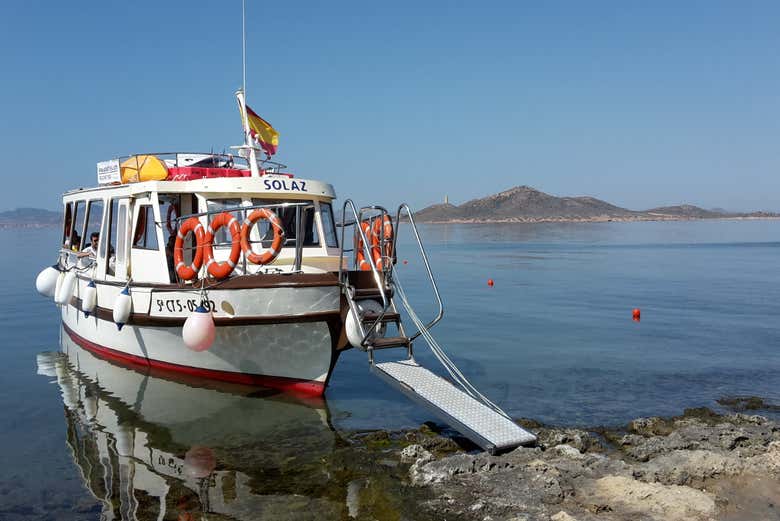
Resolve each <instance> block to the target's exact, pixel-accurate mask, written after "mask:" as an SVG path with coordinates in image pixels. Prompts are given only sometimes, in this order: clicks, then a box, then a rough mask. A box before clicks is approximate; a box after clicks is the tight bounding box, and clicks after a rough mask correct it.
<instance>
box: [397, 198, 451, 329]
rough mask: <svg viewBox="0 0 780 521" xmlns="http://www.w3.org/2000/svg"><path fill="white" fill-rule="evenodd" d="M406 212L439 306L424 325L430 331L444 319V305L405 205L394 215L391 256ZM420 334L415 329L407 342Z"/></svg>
mask: <svg viewBox="0 0 780 521" xmlns="http://www.w3.org/2000/svg"><path fill="white" fill-rule="evenodd" d="M404 209H405V210H406V214H407V216H408V217H409V223H410V224H411V225H412V231H413V232H414V237H415V239H417V245H418V246H419V248H420V253H421V254H422V259H423V264H425V270H426V271H427V272H428V278H429V279H430V281H431V286H432V287H433V294H434V296H435V297H436V301H437V302H438V304H439V312H438V313H437V314H436V317H435V318H434V319H433V320H431V321H430V322H429V323H428V324H426V325H425V329H426V330H427V329H430V328H432V327H433V326H434V325H436V324H437V323H438V322H439V321H440V320H441V319H442V317H444V304H443V303H442V300H441V295H440V294H439V288H438V286H437V285H436V279H435V277H434V276H433V271H431V265H430V263H429V262H428V254H427V253H426V252H425V247H424V246H423V243H422V240H421V239H420V234H419V232H418V231H417V225H416V224H415V222H414V216H413V212H412V209H411V208H409V205H408V204H406V203H401V204H400V205H399V206H398V212H397V213H396V220H395V222H396V225H395V234H393V255H395V252H396V243H397V241H398V236H399V235H400V233H399V230H400V229H401V212H402V211H403V210H404ZM421 334H422V329H417V332H416V333H415V334H414V335H412V336H410V337H409V340H410V341H412V340H414V339H415V338H417V337H418V336H420V335H421Z"/></svg>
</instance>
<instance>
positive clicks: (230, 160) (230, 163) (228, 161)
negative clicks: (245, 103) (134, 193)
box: [116, 151, 287, 173]
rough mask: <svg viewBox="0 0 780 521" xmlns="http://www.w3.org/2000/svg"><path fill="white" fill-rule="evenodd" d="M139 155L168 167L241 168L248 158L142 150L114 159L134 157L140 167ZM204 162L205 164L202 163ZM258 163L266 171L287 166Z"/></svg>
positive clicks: (233, 155) (263, 161) (279, 169)
mask: <svg viewBox="0 0 780 521" xmlns="http://www.w3.org/2000/svg"><path fill="white" fill-rule="evenodd" d="M139 156H154V157H157V158H158V159H160V160H161V161H164V162H165V163H166V164H167V165H168V166H169V167H170V166H173V167H182V166H193V165H194V166H204V167H207V168H209V167H215V168H234V167H241V168H249V160H248V159H246V158H245V157H242V156H240V155H235V154H226V153H216V152H181V151H179V152H144V153H140V154H131V155H124V156H119V157H117V158H116V159H117V160H119V162H120V163H121V162H124V161H126V160H128V159H131V158H136V167H137V168H138V167H140V165H141V164H140V163H138V157H139ZM179 156H182V157H188V158H191V159H190V161H189V162H187V163H184V162H182V164H179V159H180V157H179ZM194 157H199V159H197V160H194ZM237 159H238V161H239V162H238V164H237V163H236V160H237ZM209 160H211V161H212V164H208V161H209ZM204 163H205V164H204ZM257 163H258V165H259V166H260V168H261V169H263V170H264V171H266V172H268V173H279V172H281V171H282V170H283V169H285V168H287V165H285V164H283V163H278V162H276V161H271V160H270V159H263V160H259V161H258V162H257Z"/></svg>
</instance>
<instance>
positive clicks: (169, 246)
mask: <svg viewBox="0 0 780 521" xmlns="http://www.w3.org/2000/svg"><path fill="white" fill-rule="evenodd" d="M175 247H176V234H175V233H172V234H171V235H170V237H168V242H166V243H165V260H166V261H168V262H167V264H168V276H169V277H170V279H169V280H170V281H171V282H176V280H177V279H176V266H175V265H174V262H173V249H174V248H175Z"/></svg>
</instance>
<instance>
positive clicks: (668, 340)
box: [0, 221, 780, 520]
mask: <svg viewBox="0 0 780 521" xmlns="http://www.w3.org/2000/svg"><path fill="white" fill-rule="evenodd" d="M407 231H408V230H407ZM422 233H423V237H424V239H425V241H426V246H427V248H428V252H429V255H430V258H431V262H432V264H433V267H434V271H435V274H436V276H437V281H438V283H439V289H440V290H441V294H442V297H443V299H444V303H445V319H444V320H443V322H442V323H441V324H440V325H438V326H437V327H436V328H434V330H433V332H434V336H436V338H437V339H438V341H439V343H440V344H441V345H442V346H443V347H444V348H445V349H446V350H447V352H448V353H449V354H450V355H451V358H452V359H453V360H454V361H455V362H456V363H457V364H458V365H459V367H460V368H461V369H462V371H463V372H464V373H465V374H466V375H467V377H468V378H469V379H470V380H471V381H472V383H474V384H475V385H476V386H477V387H478V388H479V389H480V390H482V391H483V392H484V393H485V394H486V395H487V396H489V397H490V398H492V399H493V400H494V401H496V402H498V403H499V404H500V405H501V406H502V407H504V408H505V409H506V410H507V411H508V412H509V413H511V414H512V415H514V416H524V417H531V418H534V419H537V420H540V421H542V422H546V423H553V424H559V425H579V426H594V425H603V424H609V425H616V424H621V423H624V422H626V421H627V420H629V419H631V418H635V417H637V416H643V415H669V414H678V413H680V412H682V410H683V408H686V407H692V406H711V407H715V406H716V403H715V400H716V399H717V398H720V397H722V396H729V395H757V396H761V397H764V398H766V399H767V400H769V401H772V402H775V403H780V320H778V317H779V316H780V262H778V257H779V254H780V222H778V221H707V222H672V223H599V224H535V225H519V224H512V225H489V226H488V225H446V226H445V225H438V226H425V227H422ZM56 236H57V232H56V231H55V230H51V229H43V230H2V231H0V240H1V241H2V243H3V244H5V245H6V249H7V251H6V253H5V254H4V255H2V256H0V280H1V281H2V283H1V284H0V295H2V298H0V331H2V345H3V349H2V352H0V361H1V363H0V381H2V384H3V385H2V391H3V392H2V393H0V411H2V412H3V419H2V421H0V462H2V465H0V519H12V520H17V519H19V520H22V519H112V518H122V517H123V516H124V517H125V518H131V519H132V518H133V516H135V518H137V519H157V518H158V516H160V518H164V519H201V518H203V517H202V514H201V512H203V511H208V512H212V514H211V517H208V516H207V517H208V518H209V519H213V518H217V519H222V518H223V517H215V514H213V513H214V512H216V513H219V515H223V516H225V517H224V518H230V519H234V518H235V519H255V518H258V513H263V515H264V516H265V517H266V518H269V519H277V518H283V517H284V515H289V517H290V519H310V518H311V519H347V518H349V514H350V513H354V512H355V511H356V510H354V509H356V508H362V509H363V510H360V511H361V512H365V508H368V507H366V506H365V505H367V504H369V503H370V504H372V505H374V506H373V507H371V508H376V509H379V510H376V511H375V512H373V513H372V515H373V516H374V517H376V518H378V519H391V518H393V517H394V516H395V517H397V516H398V512H401V511H403V509H404V508H405V507H404V506H403V501H400V500H399V499H398V498H399V497H401V496H403V494H404V493H407V492H403V491H399V490H394V489H393V487H396V489H397V486H398V485H393V482H392V480H391V481H383V479H384V480H387V479H389V478H387V476H385V477H384V478H382V477H381V476H382V474H383V471H382V467H381V462H379V463H376V464H377V465H379V467H377V468H374V467H372V466H371V465H372V464H374V463H371V462H369V463H366V462H359V461H357V458H354V457H351V456H345V453H344V452H343V450H344V447H345V445H346V444H345V442H344V441H343V436H344V435H345V433H347V432H348V431H352V430H355V429H399V428H407V427H415V426H417V425H419V424H420V423H422V422H424V421H427V420H432V419H434V418H432V417H431V416H430V415H429V414H428V413H426V412H425V411H424V410H422V409H420V408H419V407H417V406H415V405H414V404H412V403H411V402H408V401H406V399H405V398H404V397H402V396H401V395H400V394H397V393H396V392H395V391H393V390H392V389H390V388H389V387H386V386H385V385H384V384H383V383H382V382H381V381H379V380H378V379H376V378H375V377H374V376H372V375H370V373H369V372H368V366H367V360H366V355H365V354H364V353H361V352H358V351H355V350H353V351H350V352H347V353H345V354H344V355H343V356H342V358H341V360H340V361H339V364H338V365H337V367H336V371H335V373H334V375H333V378H332V382H331V386H330V387H329V389H328V392H327V394H326V400H325V401H323V402H321V403H308V404H301V403H298V402H294V401H289V400H286V399H284V398H280V397H270V398H269V397H265V398H263V397H262V395H263V393H258V394H259V395H260V396H256V397H245V396H235V395H231V394H226V393H221V392H217V391H209V390H204V389H192V388H189V387H187V386H185V385H183V384H177V383H173V382H168V381H166V380H160V379H157V378H155V377H153V376H151V375H141V374H139V373H136V372H132V371H127V370H125V369H122V368H119V367H116V366H111V365H109V366H107V367H106V366H100V365H99V364H101V362H100V361H99V360H96V359H94V358H92V357H90V356H89V355H88V354H86V353H83V354H81V355H80V359H79V360H78V361H75V362H74V360H73V359H68V358H65V357H62V356H57V355H55V354H52V353H49V354H42V353H46V352H57V351H59V350H60V344H59V323H58V313H57V311H56V309H55V307H54V305H53V304H52V303H51V302H49V301H47V300H46V299H44V298H42V297H39V296H38V295H37V294H36V293H35V290H34V280H35V275H36V274H37V272H38V271H39V270H40V269H41V268H42V267H43V266H45V265H47V264H49V263H51V262H52V261H53V260H54V254H53V248H54V247H55V245H56V243H57V240H56ZM401 242H402V246H401V249H400V251H399V258H400V259H406V260H408V264H406V265H404V264H402V263H399V270H400V276H401V280H402V282H403V284H404V287H405V288H406V290H407V293H408V294H409V295H410V298H411V299H412V301H413V303H414V304H415V307H416V309H417V311H418V314H420V315H421V316H422V317H424V318H425V317H430V316H433V314H434V313H435V306H434V305H433V298H432V294H431V293H430V286H429V285H428V284H427V282H426V279H425V277H424V272H423V271H422V266H421V263H420V260H419V257H418V255H417V254H416V252H415V250H414V248H413V245H412V243H411V241H410V240H409V237H408V234H407V235H406V236H405V238H404V239H402V241H401ZM489 278H490V279H493V280H494V281H495V285H494V286H493V287H488V285H487V280H488V279H489ZM637 307H638V308H640V309H641V311H642V320H641V322H638V323H637V322H634V321H632V320H631V310H632V309H633V308H637ZM416 354H417V358H418V360H420V361H421V362H422V363H423V364H424V365H428V366H430V367H432V368H435V369H436V370H438V369H439V368H438V367H437V366H436V362H435V359H434V358H433V357H432V356H431V355H430V353H429V352H428V350H427V348H426V347H425V346H424V345H423V344H419V345H418V346H416ZM39 355H40V356H39ZM384 356H389V355H388V354H384ZM39 362H40V364H41V367H40V369H39V367H38V363H39ZM92 364H98V365H97V366H95V367H102V369H101V371H103V373H104V374H106V375H110V377H106V378H104V379H103V381H99V382H98V381H93V380H91V379H90V378H88V377H87V376H86V375H87V374H88V373H89V371H88V368H91V367H93V366H92ZM39 371H40V372H41V373H43V374H37V373H38V372H39ZM193 404H197V406H195V405H193ZM269 418H271V419H273V421H269ZM390 474H392V472H390ZM360 498H366V499H363V500H362V503H361V499H360ZM361 504H362V506H360V505H361ZM356 505H357V506H356ZM377 505H380V506H377ZM161 512H162V514H161ZM188 516H189V517H188ZM261 517H262V516H261ZM405 517H407V518H409V519H413V518H415V517H414V513H413V512H412V513H411V514H409V513H407V514H405Z"/></svg>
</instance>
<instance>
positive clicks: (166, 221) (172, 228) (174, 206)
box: [165, 203, 179, 235]
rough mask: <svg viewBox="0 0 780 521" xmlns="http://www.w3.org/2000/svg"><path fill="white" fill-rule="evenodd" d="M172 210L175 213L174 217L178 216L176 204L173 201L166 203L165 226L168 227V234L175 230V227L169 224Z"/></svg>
mask: <svg viewBox="0 0 780 521" xmlns="http://www.w3.org/2000/svg"><path fill="white" fill-rule="evenodd" d="M174 212H175V213H176V217H177V218H178V217H179V209H178V208H176V204H175V203H170V204H169V205H168V213H167V215H166V217H165V227H166V228H168V234H170V235H173V232H175V231H176V227H175V226H174V225H173V224H171V221H172V220H173V219H172V216H173V214H174Z"/></svg>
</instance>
